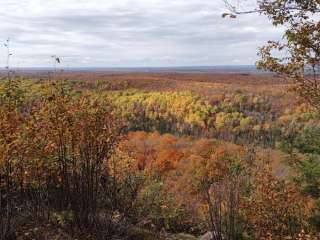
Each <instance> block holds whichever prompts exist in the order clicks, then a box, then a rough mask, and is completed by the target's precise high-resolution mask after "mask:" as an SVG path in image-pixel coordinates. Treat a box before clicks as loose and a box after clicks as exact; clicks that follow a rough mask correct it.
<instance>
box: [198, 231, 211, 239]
mask: <svg viewBox="0 0 320 240" xmlns="http://www.w3.org/2000/svg"><path fill="white" fill-rule="evenodd" d="M212 238H213V234H212V232H207V233H206V234H205V235H203V236H202V237H200V240H212Z"/></svg>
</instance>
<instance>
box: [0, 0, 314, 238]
mask: <svg viewBox="0 0 320 240" xmlns="http://www.w3.org/2000/svg"><path fill="white" fill-rule="evenodd" d="M319 11H320V3H319V1H287V0H277V1H269V0H268V1H258V5H257V8H256V9H254V10H252V11H251V10H250V11H245V12H242V11H238V10H237V9H236V8H235V7H233V5H231V3H228V1H226V13H225V14H223V17H224V18H226V21H228V20H229V18H231V19H237V18H238V17H241V15H242V14H251V13H252V12H258V13H259V14H260V15H266V16H267V17H268V19H269V20H270V22H271V23H272V24H273V25H275V26H277V25H281V26H284V27H285V28H286V32H285V33H284V35H283V39H284V43H282V42H272V41H269V42H268V43H267V45H265V46H264V47H262V46H261V48H260V49H259V57H260V59H261V60H259V62H258V63H257V67H258V68H259V69H263V70H264V71H265V72H257V73H254V74H252V73H250V74H240V73H175V72H162V73H157V72H154V73H138V72H135V73H119V72H115V73H111V72H86V71H66V70H64V69H63V67H62V64H61V61H63V60H61V59H60V58H59V57H57V56H55V57H54V58H53V61H54V68H52V69H50V70H48V71H40V72H37V71H23V70H17V69H14V68H10V65H9V60H10V57H11V52H10V51H11V49H10V48H9V43H10V42H9V40H8V41H7V42H6V43H5V45H4V46H5V47H6V48H7V50H8V55H7V66H6V69H5V70H4V71H1V72H0V78H1V81H0V240H33V239H36V240H42V239H48V240H51V239H52V240H53V239H66V240H68V239H70V240H73V239H79V240H85V239H90V240H91V239H92V240H94V239H98V240H100V239H101V240H106V239H110V240H120V239H128V240H158V239H159V240H197V239H198V240H238V239H239V240H241V239H243V240H251V239H252V240H254V239H265V240H278V239H279V240H282V239H293V240H298V239H299V240H315V239H319V238H320V236H319V232H320V111H319V106H320V104H319V103H320V97H319V96H320V89H319V85H318V84H319V83H318V81H319V75H318V72H319V66H320V50H319V49H320V48H319V44H320V43H319V36H320V30H319V28H320V24H319V22H318V20H317V18H313V17H312V14H317V13H319ZM274 51H278V52H282V51H287V53H289V54H287V55H285V56H284V57H283V58H280V57H279V56H278V55H276V56H275V55H274V54H273V52H274Z"/></svg>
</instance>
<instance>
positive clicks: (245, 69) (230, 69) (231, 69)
mask: <svg viewBox="0 0 320 240" xmlns="http://www.w3.org/2000/svg"><path fill="white" fill-rule="evenodd" d="M16 70H18V71H22V72H45V71H52V70H53V69H52V68H20V69H16ZM63 70H64V71H67V72H96V73H97V72H98V73H104V72H106V73H166V72H167V73H229V74H232V73H234V74H262V73H265V72H264V71H260V70H257V68H256V67H255V66H253V65H240V66H235V65H233V66H197V67H128V68H126V67H116V68H112V67H110V68H109V67H88V68H86V67H79V68H70V67H69V68H63Z"/></svg>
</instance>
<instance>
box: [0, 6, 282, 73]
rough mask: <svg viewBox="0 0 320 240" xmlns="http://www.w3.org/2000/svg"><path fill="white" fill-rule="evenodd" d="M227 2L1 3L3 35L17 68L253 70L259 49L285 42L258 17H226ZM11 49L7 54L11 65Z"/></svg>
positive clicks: (0, 60)
mask: <svg viewBox="0 0 320 240" xmlns="http://www.w3.org/2000/svg"><path fill="white" fill-rule="evenodd" d="M224 10H225V7H224V5H223V2H222V0H170V1H167V0H121V1H118V0H108V1H105V0H92V1H84V0H68V1H65V0H50V1H43V0H1V1H0V21H1V25H0V32H1V39H0V40H2V41H4V40H5V39H6V38H7V37H10V39H11V41H12V49H13V52H14V57H13V64H15V65H17V64H19V65H20V66H49V65H50V56H51V55H53V54H57V55H60V56H63V62H64V64H66V65H69V66H74V67H80V66H105V67H108V66H110V67H116V66H179V65H180V66H181V65H221V64H253V63H254V62H255V60H256V59H257V57H256V52H257V48H258V47H259V46H261V45H263V43H264V42H265V41H267V40H268V39H278V38H280V36H281V29H275V28H274V27H272V26H271V24H270V23H269V22H268V20H267V19H265V18H264V17H261V16H257V15H247V16H242V17H240V18H238V19H236V20H230V19H229V20H228V19H222V18H221V14H222V12H223V11H224ZM4 62H5V49H3V48H1V49H0V64H2V65H4Z"/></svg>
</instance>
